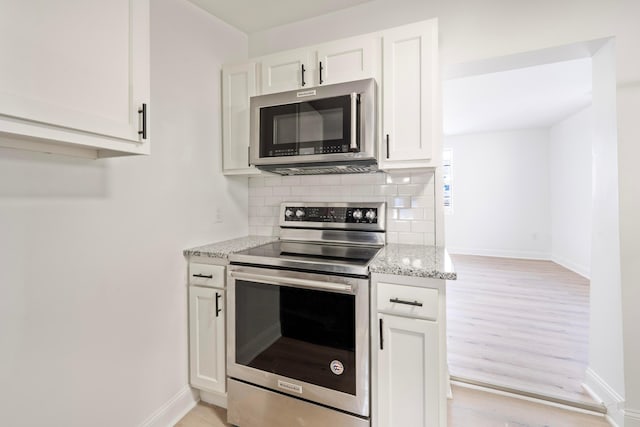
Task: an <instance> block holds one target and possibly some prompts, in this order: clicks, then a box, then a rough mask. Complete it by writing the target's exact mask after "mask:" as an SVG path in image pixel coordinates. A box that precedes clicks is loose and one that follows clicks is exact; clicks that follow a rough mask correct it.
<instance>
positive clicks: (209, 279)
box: [189, 262, 225, 288]
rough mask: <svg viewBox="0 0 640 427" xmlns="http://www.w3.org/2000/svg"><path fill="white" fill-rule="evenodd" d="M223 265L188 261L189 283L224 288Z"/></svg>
mask: <svg viewBox="0 0 640 427" xmlns="http://www.w3.org/2000/svg"><path fill="white" fill-rule="evenodd" d="M224 276H225V266H223V265H212V264H200V263H197V262H191V263H189V284H190V285H195V286H207V287H211V288H224Z"/></svg>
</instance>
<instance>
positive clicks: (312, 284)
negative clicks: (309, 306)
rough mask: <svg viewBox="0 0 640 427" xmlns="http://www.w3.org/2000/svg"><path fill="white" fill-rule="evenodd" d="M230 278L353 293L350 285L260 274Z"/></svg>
mask: <svg viewBox="0 0 640 427" xmlns="http://www.w3.org/2000/svg"><path fill="white" fill-rule="evenodd" d="M230 274H231V277H233V278H235V279H240V280H250V281H252V282H258V283H266V284H269V285H277V286H290V287H294V288H307V289H322V290H327V291H335V292H347V293H353V287H352V286H351V285H343V284H338V283H330V282H319V281H317V280H308V279H297V278H294V277H269V276H262V275H260V274H249V273H239V272H236V271H232V272H231V273H230Z"/></svg>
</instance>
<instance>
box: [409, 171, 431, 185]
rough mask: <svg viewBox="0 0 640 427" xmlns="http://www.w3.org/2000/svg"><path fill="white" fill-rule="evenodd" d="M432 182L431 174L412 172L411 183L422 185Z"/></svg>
mask: <svg viewBox="0 0 640 427" xmlns="http://www.w3.org/2000/svg"><path fill="white" fill-rule="evenodd" d="M431 181H433V172H412V173H411V183H412V184H423V183H428V182H431Z"/></svg>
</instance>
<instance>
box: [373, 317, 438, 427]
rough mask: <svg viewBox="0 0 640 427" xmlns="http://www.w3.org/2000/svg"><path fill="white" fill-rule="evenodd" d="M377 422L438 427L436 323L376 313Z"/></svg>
mask: <svg viewBox="0 0 640 427" xmlns="http://www.w3.org/2000/svg"><path fill="white" fill-rule="evenodd" d="M378 321H379V324H380V325H381V326H380V328H381V331H382V332H381V343H382V345H381V347H379V353H378V368H377V375H378V390H379V395H378V405H379V406H378V417H379V419H378V425H379V426H388V427H392V426H403V427H431V426H438V425H439V424H438V422H439V421H438V419H439V414H438V411H439V408H438V400H439V399H438V393H439V387H438V383H439V381H438V366H439V363H438V352H437V351H434V350H436V349H437V347H438V325H437V323H436V322H432V321H429V320H422V319H412V318H407V317H399V316H392V315H386V314H378Z"/></svg>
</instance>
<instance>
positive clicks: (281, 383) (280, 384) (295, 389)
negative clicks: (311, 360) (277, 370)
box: [278, 380, 302, 394]
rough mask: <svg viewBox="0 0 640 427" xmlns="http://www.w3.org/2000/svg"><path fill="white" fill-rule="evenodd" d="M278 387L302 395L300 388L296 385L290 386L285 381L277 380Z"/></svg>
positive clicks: (290, 384)
mask: <svg viewBox="0 0 640 427" xmlns="http://www.w3.org/2000/svg"><path fill="white" fill-rule="evenodd" d="M278 387H280V388H283V389H285V390H288V391H293V392H296V393H300V394H302V386H301V385H298V384H292V383H288V382H286V381H282V380H278Z"/></svg>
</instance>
